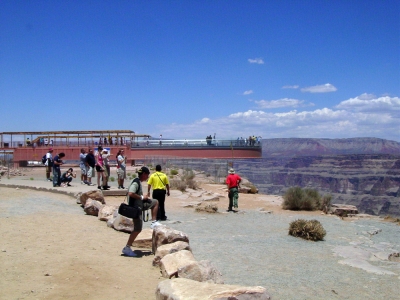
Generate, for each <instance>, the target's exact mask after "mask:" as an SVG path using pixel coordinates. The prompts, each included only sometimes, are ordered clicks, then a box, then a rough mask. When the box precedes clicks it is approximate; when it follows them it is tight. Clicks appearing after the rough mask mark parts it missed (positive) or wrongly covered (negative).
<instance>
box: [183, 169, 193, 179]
mask: <svg viewBox="0 0 400 300" xmlns="http://www.w3.org/2000/svg"><path fill="white" fill-rule="evenodd" d="M195 176H196V175H195V174H194V172H193V170H186V171H184V172H183V176H182V178H183V179H184V180H192V179H194V177H195Z"/></svg>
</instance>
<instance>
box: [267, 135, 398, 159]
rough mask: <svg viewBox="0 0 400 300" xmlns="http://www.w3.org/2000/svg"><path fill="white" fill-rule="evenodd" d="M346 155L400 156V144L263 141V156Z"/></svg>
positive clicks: (371, 140) (360, 140)
mask: <svg viewBox="0 0 400 300" xmlns="http://www.w3.org/2000/svg"><path fill="white" fill-rule="evenodd" d="M344 154H395V155H398V154H400V143H399V142H396V141H391V140H385V139H380V138H367V137H365V138H347V139H325V138H324V139H322V138H276V139H263V140H262V156H263V158H268V157H277V156H279V157H282V156H283V157H294V156H319V155H344Z"/></svg>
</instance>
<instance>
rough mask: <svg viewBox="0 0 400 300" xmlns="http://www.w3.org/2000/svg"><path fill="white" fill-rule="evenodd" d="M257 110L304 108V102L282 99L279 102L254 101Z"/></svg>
mask: <svg viewBox="0 0 400 300" xmlns="http://www.w3.org/2000/svg"><path fill="white" fill-rule="evenodd" d="M254 103H256V104H257V105H258V107H259V108H280V107H298V106H304V100H298V99H290V98H283V99H279V100H255V101H254Z"/></svg>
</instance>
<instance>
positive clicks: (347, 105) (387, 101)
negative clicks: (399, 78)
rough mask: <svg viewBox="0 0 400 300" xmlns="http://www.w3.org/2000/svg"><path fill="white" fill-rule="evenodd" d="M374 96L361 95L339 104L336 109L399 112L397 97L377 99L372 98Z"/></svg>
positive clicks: (399, 106) (399, 101) (399, 103)
mask: <svg viewBox="0 0 400 300" xmlns="http://www.w3.org/2000/svg"><path fill="white" fill-rule="evenodd" d="M372 96H374V95H369V94H362V95H360V96H358V97H355V98H350V99H348V100H345V101H342V102H340V103H339V104H338V105H337V106H336V108H338V109H346V110H351V111H356V112H373V113H378V112H395V111H397V113H398V112H399V111H400V98H399V97H389V96H385V97H379V98H376V96H374V97H375V98H372Z"/></svg>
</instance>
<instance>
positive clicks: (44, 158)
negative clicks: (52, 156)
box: [42, 153, 47, 164]
mask: <svg viewBox="0 0 400 300" xmlns="http://www.w3.org/2000/svg"><path fill="white" fill-rule="evenodd" d="M46 156H47V153H46V154H45V155H43V157H42V164H45V163H46V161H47V158H46Z"/></svg>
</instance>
